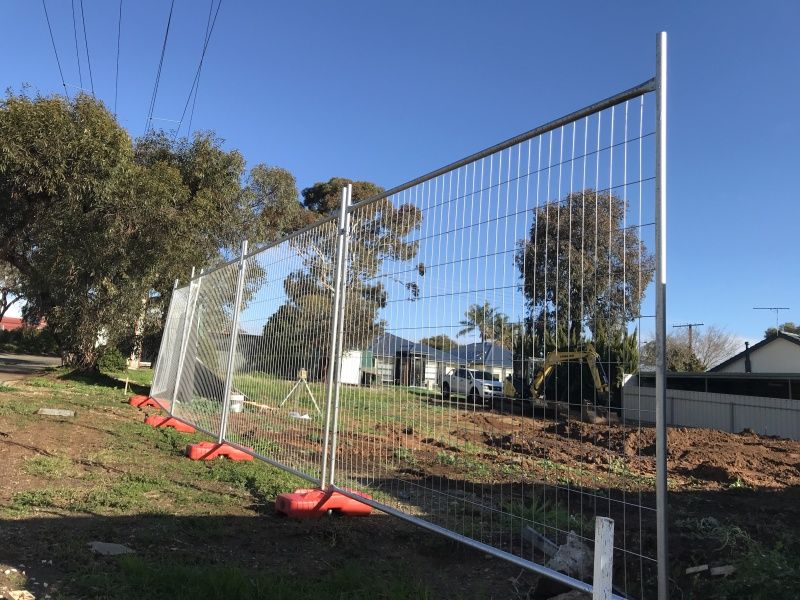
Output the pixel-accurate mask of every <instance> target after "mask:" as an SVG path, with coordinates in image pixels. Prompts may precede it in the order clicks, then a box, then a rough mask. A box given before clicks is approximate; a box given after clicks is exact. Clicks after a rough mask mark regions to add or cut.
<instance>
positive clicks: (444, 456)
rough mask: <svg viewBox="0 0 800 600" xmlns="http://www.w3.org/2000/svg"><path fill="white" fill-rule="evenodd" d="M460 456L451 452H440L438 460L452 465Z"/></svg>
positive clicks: (437, 456) (442, 463) (443, 463)
mask: <svg viewBox="0 0 800 600" xmlns="http://www.w3.org/2000/svg"><path fill="white" fill-rule="evenodd" d="M457 461H458V457H457V456H456V455H455V454H453V453H451V452H439V453H438V454H436V462H437V463H439V464H440V465H448V466H452V465H454V464H456V462H457Z"/></svg>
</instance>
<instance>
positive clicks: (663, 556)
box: [655, 31, 669, 600]
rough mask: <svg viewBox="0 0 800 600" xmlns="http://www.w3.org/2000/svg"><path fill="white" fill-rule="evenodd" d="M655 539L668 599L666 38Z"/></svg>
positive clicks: (659, 137) (659, 160)
mask: <svg viewBox="0 0 800 600" xmlns="http://www.w3.org/2000/svg"><path fill="white" fill-rule="evenodd" d="M656 62H657V64H656V214H655V217H656V531H657V533H656V535H657V541H656V545H657V549H656V558H657V562H658V569H657V571H658V598H659V600H666V599H667V598H668V597H669V552H668V544H667V364H666V352H667V317H666V310H667V34H666V33H665V32H663V31H662V32H660V33H659V34H658V49H657V59H656Z"/></svg>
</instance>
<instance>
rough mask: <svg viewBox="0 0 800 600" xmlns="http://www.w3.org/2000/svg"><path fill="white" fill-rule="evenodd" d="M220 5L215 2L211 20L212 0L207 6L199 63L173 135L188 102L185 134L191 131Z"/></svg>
mask: <svg viewBox="0 0 800 600" xmlns="http://www.w3.org/2000/svg"><path fill="white" fill-rule="evenodd" d="M221 6H222V0H219V2H218V3H217V10H216V12H214V20H213V21H212V20H211V13H212V11H213V9H214V0H211V4H210V5H209V7H208V20H207V21H206V33H205V39H204V42H203V51H202V52H201V54H200V63H199V64H198V65H197V72H196V73H195V75H194V81H193V82H192V87H191V88H190V89H189V96H188V97H187V98H186V104H184V106H183V112H182V113H181V118H180V121H179V122H178V128H177V129H176V130H175V137H177V136H178V133H179V132H180V128H181V125H182V124H183V119H184V118H185V117H186V111H187V109H188V108H189V102H190V101H191V103H192V111H191V113H190V116H189V126H188V129H187V135H190V134H191V132H192V119H193V118H194V107H195V104H196V103H197V92H198V89H199V88H200V73H201V71H202V70H203V61H204V60H205V57H206V51H207V50H208V43H209V42H210V41H211V35H212V34H213V33H214V26H215V25H216V24H217V16H218V15H219V9H220V7H221Z"/></svg>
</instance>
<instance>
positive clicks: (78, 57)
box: [72, 0, 83, 89]
mask: <svg viewBox="0 0 800 600" xmlns="http://www.w3.org/2000/svg"><path fill="white" fill-rule="evenodd" d="M72 33H73V35H74V37H75V60H76V61H77V62H78V81H79V82H80V84H81V89H82V88H83V72H82V69H81V54H80V51H79V50H78V26H77V24H76V23H75V0H72Z"/></svg>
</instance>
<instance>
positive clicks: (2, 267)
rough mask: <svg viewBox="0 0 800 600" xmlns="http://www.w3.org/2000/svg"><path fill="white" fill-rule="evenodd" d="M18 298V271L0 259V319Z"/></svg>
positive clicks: (19, 279) (20, 296)
mask: <svg viewBox="0 0 800 600" xmlns="http://www.w3.org/2000/svg"><path fill="white" fill-rule="evenodd" d="M20 300H22V281H21V275H20V272H19V271H18V270H17V269H15V268H14V267H13V266H11V265H10V264H9V263H7V262H3V261H0V319H2V318H3V315H5V314H6V312H7V311H8V309H9V308H11V306H12V305H14V304H16V303H17V302H19V301H20Z"/></svg>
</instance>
